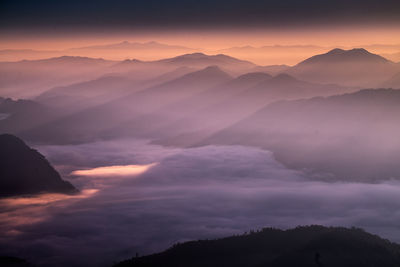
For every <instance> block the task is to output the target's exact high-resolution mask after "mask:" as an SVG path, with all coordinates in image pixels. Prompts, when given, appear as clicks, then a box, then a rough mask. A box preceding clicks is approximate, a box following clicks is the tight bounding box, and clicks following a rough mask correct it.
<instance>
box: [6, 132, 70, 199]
mask: <svg viewBox="0 0 400 267" xmlns="http://www.w3.org/2000/svg"><path fill="white" fill-rule="evenodd" d="M41 192H57V193H75V192H77V189H76V188H75V187H74V186H73V185H71V184H70V183H69V182H67V181H64V180H62V179H61V177H60V175H59V174H58V172H57V171H56V170H55V169H54V168H53V167H52V166H51V165H50V163H49V162H48V161H47V160H46V158H45V157H44V156H43V155H41V154H40V153H39V152H37V151H36V150H34V149H32V148H30V147H29V146H27V145H26V144H25V143H24V142H23V141H22V140H21V139H19V138H18V137H16V136H13V135H10V134H1V135H0V197H6V196H16V195H23V194H36V193H41Z"/></svg>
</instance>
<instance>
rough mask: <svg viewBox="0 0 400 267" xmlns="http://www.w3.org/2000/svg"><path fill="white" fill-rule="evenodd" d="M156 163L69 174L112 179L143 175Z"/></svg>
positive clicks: (107, 167)
mask: <svg viewBox="0 0 400 267" xmlns="http://www.w3.org/2000/svg"><path fill="white" fill-rule="evenodd" d="M155 165H157V163H152V164H147V165H115V166H105V167H97V168H92V169H87V170H76V171H73V172H72V173H71V174H72V175H76V176H90V177H106V176H107V177H112V176H135V175H139V174H142V173H145V172H146V171H147V170H149V169H150V168H151V167H153V166H155Z"/></svg>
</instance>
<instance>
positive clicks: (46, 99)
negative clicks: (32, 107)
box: [35, 75, 140, 111]
mask: <svg viewBox="0 0 400 267" xmlns="http://www.w3.org/2000/svg"><path fill="white" fill-rule="evenodd" d="M139 85H140V83H138V82H137V81H134V80H130V79H128V78H126V77H124V76H117V75H107V76H103V77H100V78H98V79H95V80H91V81H85V82H80V83H74V84H71V85H67V86H59V87H54V88H52V89H50V90H47V91H45V92H43V93H42V94H40V95H39V96H37V97H36V98H35V101H37V102H39V103H43V104H45V105H48V106H51V107H57V108H69V109H72V110H74V111H77V110H79V109H83V108H88V107H90V106H93V105H98V104H101V103H105V102H108V101H111V100H112V99H113V98H116V97H120V96H121V95H124V94H128V93H130V92H133V91H135V90H137V87H139Z"/></svg>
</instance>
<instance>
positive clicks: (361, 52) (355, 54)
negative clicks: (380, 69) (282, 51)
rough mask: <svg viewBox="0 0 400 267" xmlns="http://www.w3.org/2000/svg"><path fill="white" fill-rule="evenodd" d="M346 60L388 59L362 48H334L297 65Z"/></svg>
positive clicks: (366, 61)
mask: <svg viewBox="0 0 400 267" xmlns="http://www.w3.org/2000/svg"><path fill="white" fill-rule="evenodd" d="M347 62H349V63H352V62H363V63H387V62H390V61H389V60H387V59H386V58H384V57H381V56H379V55H376V54H373V53H370V52H369V51H367V50H366V49H364V48H353V49H349V50H343V49H340V48H335V49H332V50H330V51H329V52H327V53H325V54H320V55H315V56H313V57H310V58H308V59H306V60H304V61H302V62H300V63H299V64H298V65H306V64H316V63H347Z"/></svg>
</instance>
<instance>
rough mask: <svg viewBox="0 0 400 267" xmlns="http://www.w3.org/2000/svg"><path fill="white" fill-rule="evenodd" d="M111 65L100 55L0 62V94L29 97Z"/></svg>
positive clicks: (99, 72)
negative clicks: (98, 56) (96, 56)
mask: <svg viewBox="0 0 400 267" xmlns="http://www.w3.org/2000/svg"><path fill="white" fill-rule="evenodd" d="M113 64H115V62H113V61H107V60H104V59H100V58H97V59H95V58H87V57H69V56H62V57H56V58H49V59H41V60H22V61H18V62H0V84H1V88H0V94H1V95H2V96H8V97H14V98H31V97H34V96H37V95H39V94H40V93H42V92H44V91H46V90H48V89H50V88H52V87H56V86H63V85H66V84H71V83H77V82H82V81H85V80H91V79H94V78H95V77H96V78H97V77H99V76H102V75H104V74H105V73H107V72H108V71H109V69H108V68H109V67H110V66H112V65H113Z"/></svg>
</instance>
